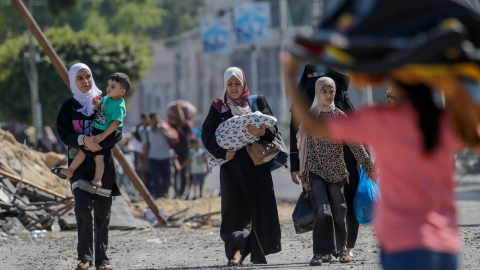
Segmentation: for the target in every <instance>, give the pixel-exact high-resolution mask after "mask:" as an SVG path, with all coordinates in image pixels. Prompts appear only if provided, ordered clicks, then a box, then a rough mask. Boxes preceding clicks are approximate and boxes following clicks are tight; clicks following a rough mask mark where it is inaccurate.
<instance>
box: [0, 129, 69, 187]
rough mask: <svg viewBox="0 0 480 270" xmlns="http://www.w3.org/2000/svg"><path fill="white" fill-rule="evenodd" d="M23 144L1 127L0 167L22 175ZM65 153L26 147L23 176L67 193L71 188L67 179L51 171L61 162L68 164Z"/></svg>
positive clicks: (43, 185)
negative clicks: (40, 150)
mask: <svg viewBox="0 0 480 270" xmlns="http://www.w3.org/2000/svg"><path fill="white" fill-rule="evenodd" d="M22 146H23V145H22V144H21V143H19V142H17V141H16V140H15V137H14V136H13V134H11V133H10V132H8V131H4V130H1V129H0V149H1V150H0V169H2V170H4V171H6V172H9V173H12V174H15V175H18V176H20V170H21V157H22ZM64 158H65V156H64V155H59V154H56V153H52V152H50V153H46V154H44V153H40V152H38V151H35V150H32V149H25V152H24V160H23V169H22V170H23V172H22V173H23V178H24V179H26V180H28V181H30V182H33V183H35V184H38V185H39V186H42V187H45V188H47V189H49V190H52V191H55V192H58V193H60V194H65V195H66V194H67V192H69V189H68V188H67V187H68V186H67V184H66V181H65V180H62V179H60V178H58V177H56V176H55V175H53V174H52V173H51V172H50V169H51V168H52V167H54V166H58V165H59V163H62V161H63V164H66V160H64Z"/></svg>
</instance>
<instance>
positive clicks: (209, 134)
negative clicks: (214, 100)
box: [202, 106, 227, 159]
mask: <svg viewBox="0 0 480 270" xmlns="http://www.w3.org/2000/svg"><path fill="white" fill-rule="evenodd" d="M218 114H219V112H218V111H217V109H215V108H214V107H213V106H211V107H210V111H209V112H208V115H207V118H206V119H205V122H203V126H202V141H203V145H204V146H205V148H206V149H207V150H208V152H209V153H210V154H211V155H213V156H214V157H215V158H217V159H226V156H227V150H226V149H223V148H221V147H220V146H219V145H218V143H217V138H216V137H215V131H216V130H217V127H218V126H219V125H220V124H221V123H220V122H219V120H218Z"/></svg>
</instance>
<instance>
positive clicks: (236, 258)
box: [228, 250, 243, 266]
mask: <svg viewBox="0 0 480 270" xmlns="http://www.w3.org/2000/svg"><path fill="white" fill-rule="evenodd" d="M242 262H243V256H242V252H241V251H240V250H235V253H234V255H233V259H232V260H230V261H229V262H228V266H239V265H242Z"/></svg>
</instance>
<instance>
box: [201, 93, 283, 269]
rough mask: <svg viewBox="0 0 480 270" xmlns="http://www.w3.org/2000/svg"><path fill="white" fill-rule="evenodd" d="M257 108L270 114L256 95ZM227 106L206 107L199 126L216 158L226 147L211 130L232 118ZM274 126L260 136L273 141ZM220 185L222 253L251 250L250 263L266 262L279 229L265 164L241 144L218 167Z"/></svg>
mask: <svg viewBox="0 0 480 270" xmlns="http://www.w3.org/2000/svg"><path fill="white" fill-rule="evenodd" d="M258 110H259V111H260V112H262V113H264V114H268V115H272V116H273V114H272V111H271V110H270V107H269V106H268V103H267V101H266V99H265V97H263V96H258ZM232 117H233V115H232V113H231V110H228V111H226V112H224V113H220V112H219V111H218V110H217V109H216V108H215V107H214V106H211V107H210V111H209V113H208V116H207V118H206V119H205V122H204V123H203V127H202V140H203V143H204V145H205V147H206V148H207V150H208V151H209V152H210V154H212V155H213V156H214V157H216V158H221V159H225V157H226V153H227V150H225V149H223V148H221V147H220V146H219V145H218V144H217V141H216V138H215V131H216V129H217V127H218V126H219V125H220V124H221V123H222V122H224V121H226V120H228V119H230V118H232ZM276 133H277V127H276V126H274V127H271V128H267V129H266V132H265V135H264V136H262V137H261V139H262V140H267V141H270V142H271V141H273V139H274V138H275V134H276ZM220 187H221V189H222V225H221V228H220V236H221V238H222V240H223V241H224V242H225V254H226V256H227V259H228V260H231V259H233V255H234V251H235V250H241V251H243V252H242V254H243V258H245V257H246V256H247V255H248V254H251V262H252V263H267V260H266V258H265V256H266V255H268V254H272V253H277V252H280V251H281V243H280V238H281V233H280V223H279V220H278V212H277V204H276V201H275V193H274V190H273V181H272V174H271V172H270V168H269V165H268V164H263V165H259V166H254V165H253V161H252V159H251V158H250V156H249V155H248V153H247V151H246V149H245V147H244V148H242V149H240V150H238V151H237V152H236V153H235V157H234V158H233V159H232V160H230V161H228V162H227V163H225V164H224V165H222V166H221V167H220Z"/></svg>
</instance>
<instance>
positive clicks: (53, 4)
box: [47, 0, 77, 17]
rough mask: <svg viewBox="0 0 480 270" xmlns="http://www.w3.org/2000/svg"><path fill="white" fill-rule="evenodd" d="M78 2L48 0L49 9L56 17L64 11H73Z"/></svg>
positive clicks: (74, 0)
mask: <svg viewBox="0 0 480 270" xmlns="http://www.w3.org/2000/svg"><path fill="white" fill-rule="evenodd" d="M76 3H77V1H76V0H48V2H47V10H48V12H49V13H50V14H52V15H53V16H54V17H58V16H59V15H60V13H62V12H63V11H67V12H72V11H73V9H74V8H75V5H76Z"/></svg>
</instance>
